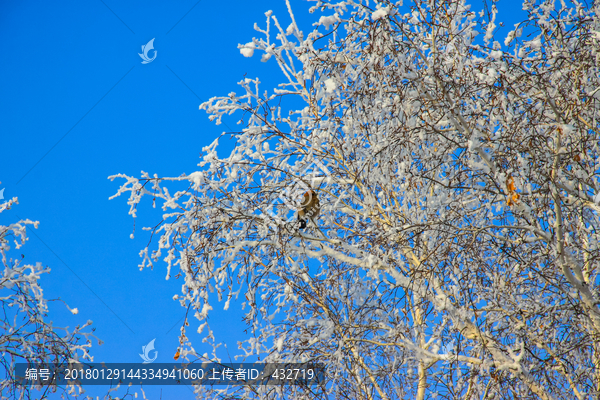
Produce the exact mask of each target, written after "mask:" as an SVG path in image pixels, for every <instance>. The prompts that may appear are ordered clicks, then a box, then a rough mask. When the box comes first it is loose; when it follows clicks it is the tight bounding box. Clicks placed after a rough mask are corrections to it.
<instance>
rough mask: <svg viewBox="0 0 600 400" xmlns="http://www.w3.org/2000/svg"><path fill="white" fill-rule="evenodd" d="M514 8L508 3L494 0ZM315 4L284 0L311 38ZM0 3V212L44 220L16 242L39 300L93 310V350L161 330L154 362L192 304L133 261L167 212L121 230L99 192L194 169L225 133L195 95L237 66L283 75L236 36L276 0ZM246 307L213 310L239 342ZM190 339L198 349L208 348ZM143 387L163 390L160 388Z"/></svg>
mask: <svg viewBox="0 0 600 400" xmlns="http://www.w3.org/2000/svg"><path fill="white" fill-rule="evenodd" d="M509 3H512V4H515V3H514V2H512V1H511V2H506V3H503V2H500V5H499V6H500V8H502V6H503V4H504V5H508V4H509ZM312 4H314V3H310V4H309V3H307V2H304V1H299V0H293V1H292V6H293V8H294V10H295V12H296V18H297V20H298V22H299V25H300V29H301V30H303V31H304V32H305V33H308V32H309V31H310V30H311V27H310V24H311V23H312V22H313V21H314V16H310V14H308V12H307V10H308V7H309V6H310V5H312ZM0 7H1V8H0V32H1V33H0V37H2V40H1V41H0V52H1V54H2V63H0V87H2V96H0V121H1V122H0V124H1V125H0V132H1V133H0V160H1V165H2V167H1V169H0V182H1V183H0V190H1V189H2V188H5V191H4V197H5V198H12V197H15V196H16V197H18V198H19V205H18V206H17V207H15V208H13V209H12V210H10V211H8V212H5V213H3V214H2V215H1V217H0V223H2V224H7V223H9V222H15V221H16V220H18V219H20V218H28V219H31V220H37V221H40V226H39V229H37V230H34V229H28V234H29V237H30V240H29V242H28V244H27V245H26V246H25V247H23V248H22V249H21V250H20V252H21V253H23V254H24V255H25V261H26V262H27V263H32V264H34V263H35V262H37V261H40V262H42V263H43V264H44V265H48V266H49V267H50V268H51V270H52V272H51V274H49V275H45V276H44V277H43V279H42V281H41V283H42V285H43V287H44V289H45V290H44V294H45V296H46V298H49V299H51V298H57V297H60V298H62V299H63V300H64V301H65V302H66V303H67V304H69V305H70V306H71V307H77V308H78V309H79V314H78V315H72V314H70V313H69V312H68V310H66V308H65V307H64V306H63V305H62V304H60V303H53V304H51V305H50V307H51V308H50V311H51V316H52V319H53V320H54V321H55V324H56V325H57V326H71V327H72V326H74V325H76V324H82V323H84V322H85V321H87V320H88V319H91V320H93V321H94V325H93V326H94V327H95V328H96V335H97V336H98V337H99V338H100V339H102V340H104V342H105V344H104V345H102V346H98V345H97V344H96V343H94V347H93V350H92V354H93V355H94V358H95V361H98V362H100V361H106V362H139V361H141V359H140V357H139V356H138V353H140V352H141V350H142V346H143V345H145V344H147V343H148V342H149V341H150V340H151V339H154V338H156V342H155V347H156V349H157V350H158V359H157V362H167V361H170V360H172V357H173V354H174V353H175V350H176V348H177V345H178V331H179V326H180V320H181V318H182V317H183V315H184V312H185V310H184V309H182V308H181V307H180V306H179V304H178V303H177V302H175V301H173V300H172V297H173V295H174V294H176V293H180V287H181V281H178V280H174V279H172V280H169V281H166V280H165V275H166V269H165V267H164V264H162V263H158V264H157V266H156V267H155V269H154V270H153V271H151V270H148V269H146V270H144V271H139V269H138V268H137V265H138V264H139V262H140V258H139V256H138V253H139V251H140V250H141V249H142V248H144V247H145V245H146V243H147V241H148V239H149V235H148V234H147V233H145V232H143V231H142V230H141V228H142V226H151V225H152V226H153V225H155V224H156V223H157V222H158V221H160V216H161V211H160V209H159V208H157V209H155V210H153V209H152V208H150V207H146V208H142V211H141V212H139V213H138V216H139V218H138V220H137V229H136V237H135V239H134V240H131V239H129V234H130V233H131V232H132V227H133V221H132V218H131V217H130V216H129V215H128V214H127V212H128V209H129V206H128V205H127V204H126V198H125V197H120V198H117V199H115V200H112V201H109V200H108V198H109V197H110V196H111V195H113V194H114V193H116V191H117V189H118V188H119V186H120V184H121V182H122V181H118V180H117V181H114V182H111V181H109V180H108V179H107V177H108V176H109V175H112V174H116V173H125V174H128V175H134V176H139V175H140V171H141V170H144V171H147V172H149V173H151V174H154V173H157V174H158V175H159V176H178V175H180V174H182V173H191V172H193V171H195V170H196V169H197V167H196V165H197V163H198V161H199V155H200V151H201V149H202V147H203V146H206V145H208V144H209V143H211V142H212V141H213V140H214V139H215V138H216V137H217V136H218V135H219V134H220V133H221V132H222V131H223V130H226V128H225V127H224V126H223V125H221V126H218V127H217V126H215V125H214V124H213V123H212V122H209V121H208V118H207V115H206V113H205V112H204V111H199V110H198V106H199V104H200V103H201V102H202V101H205V100H208V99H209V98H210V97H212V96H221V95H226V94H227V93H229V92H231V91H238V92H239V89H238V86H237V85H236V82H237V81H239V80H241V79H242V78H243V76H244V75H245V74H247V76H248V77H251V78H254V77H257V76H258V77H260V78H261V81H263V82H265V85H264V86H263V88H265V89H266V88H269V89H271V88H272V87H273V86H274V84H275V83H276V80H270V79H273V78H274V77H275V78H277V80H278V79H279V77H280V73H279V72H278V71H279V69H278V68H277V66H276V63H275V62H274V60H271V61H270V62H268V63H261V62H260V54H258V53H257V54H255V56H254V57H253V58H244V57H243V56H241V55H240V53H239V50H238V49H237V44H238V43H246V42H249V41H250V40H251V39H252V37H253V36H258V35H260V34H259V33H258V32H255V31H254V30H253V28H252V27H253V24H254V23H255V22H257V23H258V24H259V25H260V26H261V27H263V26H264V21H265V17H264V12H265V11H267V10H269V9H272V10H274V12H275V14H276V15H277V16H278V17H279V19H280V21H281V23H282V25H283V26H284V28H285V27H287V25H288V24H289V17H288V16H287V12H286V8H285V2H284V1H283V0H276V1H275V0H271V1H263V0H261V1H240V0H234V1H229V2H219V1H209V0H201V1H198V2H197V0H192V1H187V0H186V1H180V2H166V1H129V0H128V1H126V2H116V1H114V0H104V2H103V1H102V0H90V1H84V2H76V1H69V2H59V3H56V2H45V3H44V2H32V1H10V2H3V3H2V5H1V6H0ZM516 7H518V9H520V7H519V6H516ZM507 11H510V10H507ZM317 18H318V17H317ZM509 26H510V25H509ZM152 38H155V40H154V48H155V50H156V51H157V57H156V59H155V60H154V61H153V62H152V63H150V64H146V65H144V64H141V61H142V60H141V58H140V57H139V56H138V53H139V52H141V46H142V45H144V44H145V43H147V42H148V41H149V40H150V39H152ZM151 54H152V53H151ZM232 127H233V126H232ZM223 144H226V142H223ZM220 153H221V154H225V152H220ZM13 254H15V253H13ZM240 317H241V314H240V313H239V312H236V311H235V310H234V307H232V308H231V309H230V311H228V312H224V311H220V310H215V312H213V314H212V317H211V323H212V324H213V328H215V333H216V335H217V336H222V335H224V336H225V337H226V338H227V342H228V343H229V344H230V345H229V348H230V349H231V350H232V353H236V351H235V349H236V345H235V343H236V342H237V340H241V339H243V338H245V334H244V332H243V329H244V325H243V324H242V323H241V322H239V319H240ZM194 325H196V323H195V322H192V326H190V328H189V330H190V331H195V327H194ZM191 337H192V339H194V336H193V335H191ZM194 344H195V348H196V350H197V351H198V352H199V353H203V352H205V351H209V350H210V349H209V348H203V345H202V343H200V342H199V341H198V340H196V341H195V342H194ZM89 389H90V393H93V394H98V395H100V394H102V393H103V390H101V389H99V388H89ZM149 393H150V394H151V395H152V396H153V397H154V398H157V397H158V395H159V394H160V388H156V387H155V388H152V389H149ZM175 397H177V398H192V397H193V396H192V394H191V392H190V391H189V390H187V389H185V388H176V387H163V388H162V398H163V399H169V398H175Z"/></svg>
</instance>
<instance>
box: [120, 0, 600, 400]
mask: <svg viewBox="0 0 600 400" xmlns="http://www.w3.org/2000/svg"><path fill="white" fill-rule="evenodd" d="M287 5H288V10H289V16H286V20H288V21H289V25H288V26H287V27H285V24H284V23H283V20H280V19H278V18H277V17H276V16H275V15H273V14H272V13H271V12H270V11H269V12H267V13H266V14H265V15H266V22H265V23H264V25H262V26H257V25H255V29H256V30H257V31H258V33H259V36H258V37H256V38H253V39H252V41H250V42H248V43H246V44H242V45H240V46H239V48H240V52H241V53H242V55H244V56H246V57H251V56H253V55H254V53H258V52H260V53H261V54H262V61H269V62H276V63H277V65H278V66H279V67H280V71H281V84H280V85H279V86H278V87H276V88H272V90H267V89H264V88H263V87H262V86H261V84H260V80H259V78H256V79H250V78H246V79H243V80H241V81H240V82H239V85H240V87H241V89H240V93H237V92H236V93H230V94H229V95H227V96H222V97H214V98H211V99H210V100H209V101H207V102H205V103H203V104H202V105H201V106H200V109H201V110H205V111H206V112H207V113H208V115H209V118H210V119H211V120H214V121H215V122H216V123H217V124H220V123H221V122H222V121H223V120H226V121H238V124H239V125H238V126H240V130H239V131H237V132H226V133H224V134H223V135H222V136H223V137H229V138H232V139H234V140H235V143H236V145H235V148H234V149H233V151H232V152H231V154H228V155H223V154H219V153H218V150H219V147H218V140H215V141H214V142H213V143H212V144H211V145H210V146H207V147H206V148H204V149H203V156H202V159H201V161H200V163H199V169H198V171H196V172H193V173H190V174H183V175H181V176H179V177H170V178H169V177H158V176H157V175H154V176H151V175H150V174H148V173H145V172H143V173H142V175H141V176H140V177H133V176H129V175H125V174H118V175H114V176H112V177H110V178H111V179H115V178H122V179H125V180H126V181H125V182H124V183H123V184H122V186H121V187H120V189H119V191H118V192H117V194H116V195H115V196H113V197H116V196H119V195H121V194H125V193H129V200H128V204H129V205H130V214H132V215H133V217H136V211H137V205H138V204H139V203H140V202H141V201H142V199H143V198H144V197H148V196H150V197H151V198H152V201H153V202H155V201H158V202H160V203H162V210H163V216H162V220H161V222H160V223H159V224H158V225H157V226H155V227H153V228H149V229H150V230H151V232H152V234H153V235H158V236H159V239H158V240H157V241H154V240H153V241H152V242H151V244H150V245H149V246H148V247H147V248H145V249H143V250H142V252H141V256H142V262H141V265H140V267H141V268H145V267H152V266H153V265H154V264H155V263H156V262H158V261H161V260H162V261H164V262H165V263H166V268H167V272H166V276H167V278H180V279H181V280H182V287H181V293H179V294H176V295H175V297H174V298H175V299H176V300H177V301H179V302H180V303H181V306H182V307H183V308H184V309H186V310H187V311H186V316H188V315H189V317H190V320H189V322H188V319H186V322H185V323H184V324H183V325H182V327H181V343H182V349H181V354H182V357H184V358H187V359H195V358H196V357H199V358H201V359H203V360H204V359H207V360H213V361H214V360H217V359H218V357H217V352H218V350H217V348H218V346H219V343H220V340H219V337H215V335H214V333H213V331H212V330H211V327H210V324H209V321H208V316H209V315H212V314H216V313H219V315H221V314H222V313H226V311H221V310H222V309H224V310H227V309H228V308H229V307H230V306H231V305H234V306H236V307H244V310H245V312H246V314H245V321H246V323H247V324H248V328H249V330H248V332H249V333H248V336H247V337H245V338H240V345H239V351H238V354H237V355H239V356H240V357H242V358H244V357H246V358H249V359H255V358H256V357H260V360H262V361H264V362H306V361H313V362H322V363H324V364H325V365H326V366H327V378H328V380H327V385H325V386H324V387H312V388H307V387H299V386H296V387H294V386H286V387H283V388H275V387H244V388H241V389H240V390H239V391H238V393H237V396H238V397H236V398H240V399H242V398H243V399H250V398H264V399H274V398H290V399H292V398H293V399H300V398H303V399H316V398H323V399H326V398H327V399H329V398H335V399H415V398H416V399H419V400H422V399H426V398H427V399H429V398H442V399H505V398H510V399H514V398H519V399H573V398H577V399H592V398H597V396H598V395H600V340H599V338H600V308H599V301H600V297H599V294H598V287H599V284H600V281H599V277H598V268H599V267H600V252H599V250H598V238H599V234H600V231H599V229H600V226H599V223H600V221H599V215H600V214H599V213H600V204H599V203H600V202H599V201H597V199H598V198H600V197H597V194H598V193H600V180H599V176H600V169H599V165H600V164H599V150H600V149H599V140H600V135H599V129H600V125H599V121H598V111H599V96H600V93H599V92H600V79H599V77H600V71H599V69H598V65H599V61H600V52H599V51H600V43H599V42H600V21H599V18H598V11H599V9H598V7H599V6H598V3H597V2H595V3H584V2H565V1H561V2H554V1H538V0H534V1H530V0H526V1H524V2H523V4H522V7H523V10H525V13H526V14H527V18H526V19H524V20H523V21H522V22H520V23H518V24H516V25H515V26H514V27H507V28H505V29H501V26H502V24H501V23H500V22H499V21H497V20H496V17H497V14H498V8H500V7H502V6H507V5H503V4H502V2H500V3H494V2H492V3H487V4H483V9H482V10H481V11H478V12H475V11H473V9H472V7H471V5H469V4H468V3H467V2H465V1H459V0H451V1H436V0H430V1H421V0H416V1H413V2H410V3H407V4H402V2H401V1H399V2H387V1H386V2H375V3H373V2H369V1H339V2H336V1H318V2H316V5H314V6H313V7H312V9H311V12H320V13H321V15H320V16H319V17H318V19H317V18H315V20H316V21H317V22H316V23H315V24H314V26H313V27H312V28H310V31H309V32H308V34H306V33H305V32H303V31H301V30H300V27H299V26H298V24H297V23H296V20H295V18H294V14H293V12H292V10H291V7H290V4H289V2H288V3H287ZM478 6H480V5H478ZM511 7H514V5H511ZM169 188H171V190H169ZM174 188H176V189H174ZM310 190H314V192H315V193H316V195H317V196H318V198H319V201H320V214H319V215H318V217H317V218H316V219H314V221H311V222H310V223H308V224H307V227H306V228H305V229H300V227H299V225H298V223H297V219H296V218H297V217H296V213H297V212H298V211H299V210H301V209H302V207H303V205H302V201H303V195H304V193H307V192H309V191H310ZM595 199H596V200H595ZM153 237H154V236H153ZM192 316H193V317H195V319H196V322H191V317H192ZM189 324H192V326H193V328H194V329H195V330H197V332H198V333H200V334H201V335H204V337H205V340H208V341H209V342H210V343H212V344H213V346H214V348H215V351H214V352H213V354H204V355H199V354H197V353H196V351H195V350H194V347H193V344H192V343H191V342H190V340H189V339H188V337H187V336H186V329H191V328H188V325H189ZM197 393H198V396H199V397H203V398H219V396H221V395H222V394H223V392H220V391H216V390H208V389H206V388H202V387H199V388H197Z"/></svg>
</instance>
